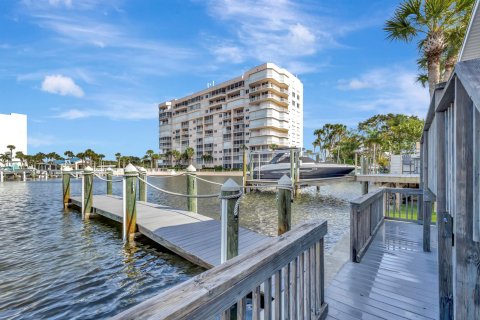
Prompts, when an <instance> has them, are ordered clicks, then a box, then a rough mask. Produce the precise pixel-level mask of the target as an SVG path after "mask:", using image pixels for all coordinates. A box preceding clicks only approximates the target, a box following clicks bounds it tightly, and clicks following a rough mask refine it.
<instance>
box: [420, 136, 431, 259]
mask: <svg viewBox="0 0 480 320" xmlns="http://www.w3.org/2000/svg"><path fill="white" fill-rule="evenodd" d="M428 136H429V131H423V144H422V150H423V157H422V161H423V163H422V168H423V251H425V252H430V222H431V217H432V199H431V195H430V193H429V190H428V181H429V179H430V177H429V176H428V159H429V157H430V155H429V154H428Z"/></svg>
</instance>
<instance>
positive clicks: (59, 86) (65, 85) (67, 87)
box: [42, 74, 84, 97]
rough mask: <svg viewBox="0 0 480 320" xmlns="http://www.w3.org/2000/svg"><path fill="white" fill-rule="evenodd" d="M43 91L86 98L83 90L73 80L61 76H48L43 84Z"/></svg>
mask: <svg viewBox="0 0 480 320" xmlns="http://www.w3.org/2000/svg"><path fill="white" fill-rule="evenodd" d="M42 90H43V91H46V92H49V93H55V94H59V95H62V96H67V95H71V96H75V97H83V96H84V92H83V90H82V88H80V87H79V86H78V85H77V84H75V82H74V81H73V79H72V78H69V77H65V76H63V75H61V74H54V75H50V76H46V77H45V78H44V79H43V82H42Z"/></svg>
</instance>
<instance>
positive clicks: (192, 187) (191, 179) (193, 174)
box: [187, 165, 198, 212]
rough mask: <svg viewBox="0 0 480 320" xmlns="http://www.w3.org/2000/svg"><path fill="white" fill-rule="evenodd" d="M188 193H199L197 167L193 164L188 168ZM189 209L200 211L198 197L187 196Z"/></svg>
mask: <svg viewBox="0 0 480 320" xmlns="http://www.w3.org/2000/svg"><path fill="white" fill-rule="evenodd" d="M187 194H188V195H189V196H196V195H197V169H195V167H194V166H193V165H189V166H188V168H187ZM187 201H188V202H187V210H188V211H191V212H198V207H197V198H193V197H192V198H187Z"/></svg>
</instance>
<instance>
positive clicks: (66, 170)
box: [62, 167, 72, 172]
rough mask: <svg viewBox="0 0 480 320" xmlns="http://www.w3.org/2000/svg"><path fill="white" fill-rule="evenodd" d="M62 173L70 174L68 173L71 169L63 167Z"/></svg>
mask: <svg viewBox="0 0 480 320" xmlns="http://www.w3.org/2000/svg"><path fill="white" fill-rule="evenodd" d="M62 171H63V172H70V171H72V168H71V167H64V168H63V169H62Z"/></svg>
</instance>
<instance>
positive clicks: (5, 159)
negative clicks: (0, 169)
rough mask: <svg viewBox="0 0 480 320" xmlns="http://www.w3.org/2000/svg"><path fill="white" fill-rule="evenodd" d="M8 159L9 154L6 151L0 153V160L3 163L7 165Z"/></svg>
mask: <svg viewBox="0 0 480 320" xmlns="http://www.w3.org/2000/svg"><path fill="white" fill-rule="evenodd" d="M8 160H10V156H9V155H8V154H6V153H0V162H1V163H3V165H5V166H6V165H7V163H8Z"/></svg>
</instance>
